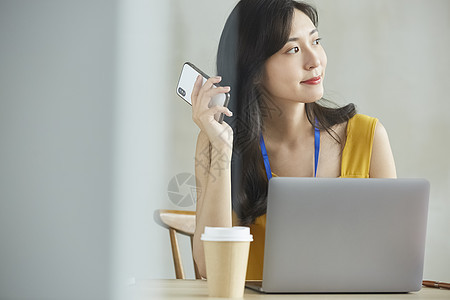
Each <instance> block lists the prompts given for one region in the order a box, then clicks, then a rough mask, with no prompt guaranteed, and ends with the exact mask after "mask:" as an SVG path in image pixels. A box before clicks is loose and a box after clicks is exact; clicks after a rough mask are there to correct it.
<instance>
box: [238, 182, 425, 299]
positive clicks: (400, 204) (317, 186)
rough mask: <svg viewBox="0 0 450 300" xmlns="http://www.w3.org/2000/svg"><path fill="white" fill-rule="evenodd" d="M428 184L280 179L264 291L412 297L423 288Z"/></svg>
mask: <svg viewBox="0 0 450 300" xmlns="http://www.w3.org/2000/svg"><path fill="white" fill-rule="evenodd" d="M429 191H430V184H429V182H428V181H427V180H425V179H356V178H296V177H274V178H272V179H271V180H270V181H269V189H268V198H267V216H266V219H267V223H266V239H265V252H264V268H263V280H262V283H261V282H259V283H257V284H255V283H254V282H253V283H251V282H249V283H247V284H246V286H247V287H249V288H252V289H255V290H257V291H260V292H265V293H405V292H412V291H418V290H420V289H421V287H422V276H423V262H424V251H425V234H426V226H427V216H428V198H429Z"/></svg>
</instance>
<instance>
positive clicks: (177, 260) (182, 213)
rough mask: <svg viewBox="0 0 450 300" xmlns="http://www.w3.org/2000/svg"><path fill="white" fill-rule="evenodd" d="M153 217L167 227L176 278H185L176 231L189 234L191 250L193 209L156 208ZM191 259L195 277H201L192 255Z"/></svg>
mask: <svg viewBox="0 0 450 300" xmlns="http://www.w3.org/2000/svg"><path fill="white" fill-rule="evenodd" d="M154 219H155V221H156V223H158V224H159V225H161V226H163V227H165V228H167V229H169V236H170V244H171V246H172V256H173V265H174V267H175V276H176V278H177V279H185V276H184V270H183V263H182V261H181V256H180V248H179V247H178V240H177V235H176V233H177V232H178V233H180V234H183V235H186V236H189V238H190V240H191V251H192V245H193V241H192V240H193V238H194V232H195V211H186V210H168V209H158V210H156V211H155V213H154ZM192 261H193V262H194V271H195V278H196V279H201V276H200V273H199V272H198V269H197V265H196V263H195V261H194V256H192Z"/></svg>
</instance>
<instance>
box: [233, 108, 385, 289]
mask: <svg viewBox="0 0 450 300" xmlns="http://www.w3.org/2000/svg"><path fill="white" fill-rule="evenodd" d="M377 121H378V119H376V118H372V117H369V116H365V115H361V114H357V115H355V116H354V117H353V118H351V119H350V120H349V121H348V123H347V140H346V142H345V146H344V150H343V152H342V160H341V177H345V178H369V168H370V158H371V155H372V144H373V136H374V132H375V126H376V124H377ZM272 175H273V176H276V175H275V174H273V173H272ZM238 223H239V222H238V219H237V216H236V214H235V213H234V212H233V224H234V225H237V224H238ZM250 232H251V233H252V234H253V242H251V243H250V254H249V258H248V266H247V280H262V273H263V263H264V243H265V234H266V215H265V214H264V215H262V216H260V217H258V218H256V220H255V223H254V224H252V225H250Z"/></svg>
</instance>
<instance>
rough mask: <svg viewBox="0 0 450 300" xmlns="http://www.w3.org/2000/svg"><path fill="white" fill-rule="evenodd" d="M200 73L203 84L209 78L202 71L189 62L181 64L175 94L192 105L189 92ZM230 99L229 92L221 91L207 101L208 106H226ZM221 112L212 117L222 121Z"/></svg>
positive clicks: (190, 92) (222, 115)
mask: <svg viewBox="0 0 450 300" xmlns="http://www.w3.org/2000/svg"><path fill="white" fill-rule="evenodd" d="M198 75H201V76H202V77H203V81H202V85H203V84H205V82H206V80H207V79H208V78H209V76H208V75H206V74H205V73H204V72H203V71H201V70H200V69H199V68H197V67H196V66H194V64H192V63H190V62H185V63H184V64H183V68H182V69H181V75H180V79H179V80H178V84H177V95H178V96H180V97H181V98H183V99H184V100H185V101H186V102H187V103H189V104H190V105H192V100H191V94H192V90H193V89H194V84H195V81H196V80H197V76H198ZM217 86H219V85H217V84H215V85H214V86H213V87H214V88H215V87H217ZM229 101H230V94H229V93H221V94H218V95H216V96H214V97H212V98H211V101H210V102H209V105H208V106H209V107H211V106H225V107H227V106H228V102H229ZM223 117H224V114H223V113H217V114H215V115H214V118H215V119H216V120H217V121H218V122H219V123H222V122H223Z"/></svg>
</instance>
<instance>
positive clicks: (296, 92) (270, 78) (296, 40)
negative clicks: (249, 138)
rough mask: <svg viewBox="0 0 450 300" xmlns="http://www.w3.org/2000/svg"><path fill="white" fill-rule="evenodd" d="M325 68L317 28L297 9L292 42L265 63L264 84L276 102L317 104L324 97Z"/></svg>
mask: <svg viewBox="0 0 450 300" xmlns="http://www.w3.org/2000/svg"><path fill="white" fill-rule="evenodd" d="M326 65H327V56H326V54H325V51H324V49H323V48H322V46H321V45H320V44H319V33H318V31H317V29H316V27H315V26H314V24H313V23H312V21H311V20H310V19H309V18H308V16H306V15H305V14H304V13H303V12H301V11H299V10H297V9H295V13H294V17H293V19H292V28H291V33H290V36H289V41H288V42H287V43H286V44H285V45H284V47H283V48H281V50H280V51H278V52H277V53H275V54H274V55H272V56H271V57H270V58H269V59H268V60H267V61H266V64H265V69H264V76H263V85H264V87H265V89H266V91H267V92H268V94H269V96H271V98H273V99H274V100H276V101H279V100H287V101H295V102H303V103H309V102H315V101H317V100H319V99H320V98H322V96H323V85H322V81H323V78H324V76H325V67H326Z"/></svg>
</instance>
